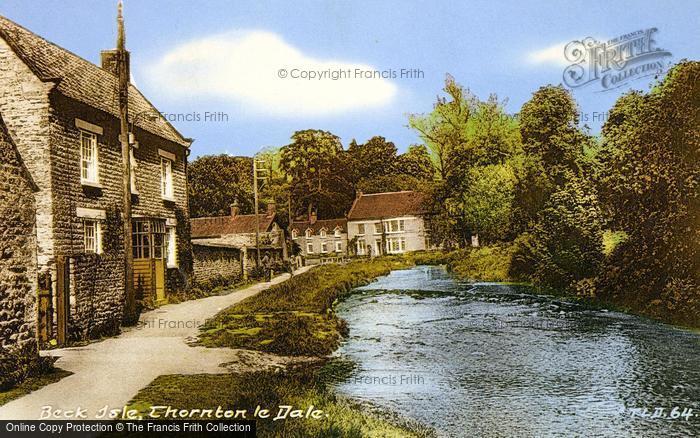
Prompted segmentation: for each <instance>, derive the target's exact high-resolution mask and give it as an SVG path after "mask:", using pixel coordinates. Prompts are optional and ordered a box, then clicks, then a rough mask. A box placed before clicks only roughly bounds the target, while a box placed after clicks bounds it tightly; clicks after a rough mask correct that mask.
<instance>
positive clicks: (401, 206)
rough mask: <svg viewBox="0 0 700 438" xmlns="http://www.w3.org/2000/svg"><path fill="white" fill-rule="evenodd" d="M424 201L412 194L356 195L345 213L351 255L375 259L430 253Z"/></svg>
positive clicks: (422, 197)
mask: <svg viewBox="0 0 700 438" xmlns="http://www.w3.org/2000/svg"><path fill="white" fill-rule="evenodd" d="M425 201H426V199H425V195H424V194H422V193H419V192H414V191H401V192H387V193H373V194H367V195H365V194H363V193H362V192H360V193H358V196H357V198H356V199H355V201H354V203H353V204H352V207H351V208H350V212H349V213H348V239H349V242H350V244H351V245H352V247H353V248H352V249H353V252H354V253H355V254H357V255H369V256H376V255H382V254H401V253H405V252H410V251H421V250H426V249H430V248H431V244H430V238H429V235H428V233H427V231H426V214H427V211H426V208H425Z"/></svg>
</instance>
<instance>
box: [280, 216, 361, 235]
mask: <svg viewBox="0 0 700 438" xmlns="http://www.w3.org/2000/svg"><path fill="white" fill-rule="evenodd" d="M338 227H340V229H341V232H343V233H347V231H348V221H347V219H345V218H340V219H321V220H317V221H316V222H314V223H311V222H310V221H293V222H292V225H291V226H290V229H292V230H297V231H298V232H299V233H300V234H304V232H306V230H307V229H311V230H312V231H313V233H314V234H318V233H319V232H320V231H321V229H323V228H325V229H326V231H328V233H331V234H332V233H333V232H334V231H335V229H336V228H338Z"/></svg>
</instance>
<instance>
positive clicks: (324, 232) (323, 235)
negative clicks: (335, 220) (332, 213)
mask: <svg viewBox="0 0 700 438" xmlns="http://www.w3.org/2000/svg"><path fill="white" fill-rule="evenodd" d="M320 234H321V237H322V238H324V239H325V238H326V235H327V234H326V229H325V228H323V229H321V233H320Z"/></svg>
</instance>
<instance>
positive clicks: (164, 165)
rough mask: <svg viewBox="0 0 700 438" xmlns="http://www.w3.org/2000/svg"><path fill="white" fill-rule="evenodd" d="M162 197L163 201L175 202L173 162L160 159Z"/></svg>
mask: <svg viewBox="0 0 700 438" xmlns="http://www.w3.org/2000/svg"><path fill="white" fill-rule="evenodd" d="M160 196H161V197H162V198H163V199H167V200H170V201H171V200H173V198H174V196H175V194H174V188H173V160H171V159H170V158H167V157H162V156H161V157H160Z"/></svg>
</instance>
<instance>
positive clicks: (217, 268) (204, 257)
mask: <svg viewBox="0 0 700 438" xmlns="http://www.w3.org/2000/svg"><path fill="white" fill-rule="evenodd" d="M193 253H194V276H195V279H196V280H197V282H198V283H202V282H206V281H211V280H214V279H216V278H220V277H232V276H236V275H237V276H240V275H241V273H242V267H243V265H242V262H241V251H240V250H238V249H235V248H220V247H214V246H204V245H193Z"/></svg>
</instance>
